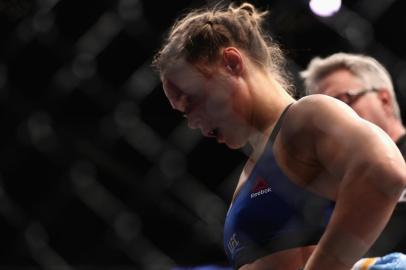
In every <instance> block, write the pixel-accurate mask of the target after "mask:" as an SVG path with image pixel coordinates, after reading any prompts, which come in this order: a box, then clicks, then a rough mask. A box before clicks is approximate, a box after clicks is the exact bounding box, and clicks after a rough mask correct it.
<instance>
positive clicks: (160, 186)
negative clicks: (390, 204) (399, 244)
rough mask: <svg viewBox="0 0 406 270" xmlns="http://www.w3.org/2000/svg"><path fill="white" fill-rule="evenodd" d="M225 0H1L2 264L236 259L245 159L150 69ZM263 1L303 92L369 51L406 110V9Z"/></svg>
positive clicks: (88, 265) (390, 4)
mask: <svg viewBox="0 0 406 270" xmlns="http://www.w3.org/2000/svg"><path fill="white" fill-rule="evenodd" d="M215 2H216V1H207V2H206V1H197V0H192V1H186V0H180V1H146V0H86V1H79V0H37V1H34V0H0V31H1V32H0V33H1V39H0V40H1V41H0V45H1V52H0V53H1V55H0V108H1V122H0V125H1V132H0V138H1V139H0V144H1V151H0V153H1V163H0V166H1V167H0V269H47V270H48V269H117V270H118V269H123V270H124V269H170V268H171V267H174V266H192V265H203V264H217V265H226V258H225V254H224V251H223V245H222V233H223V222H224V218H225V214H226V211H227V208H228V204H229V203H230V200H231V196H232V193H233V189H234V187H235V185H236V182H237V180H238V176H239V173H240V170H241V168H242V166H243V162H244V160H245V158H246V155H245V153H244V151H237V152H235V151H230V150H229V149H227V148H226V147H224V146H221V145H217V144H216V143H215V142H213V141H211V140H210V139H207V138H203V137H202V136H201V135H200V133H199V132H198V131H193V130H188V128H187V125H186V123H185V119H184V118H182V116H181V115H180V114H178V113H176V112H173V111H172V110H171V108H170V106H169V104H168V102H167V101H166V99H165V96H164V94H163V92H162V89H161V88H162V86H161V84H160V81H159V77H158V75H157V74H156V73H155V72H154V71H153V70H152V68H151V66H150V63H151V60H152V57H153V55H154V53H155V52H156V51H157V50H158V48H159V46H160V44H161V42H162V39H163V37H164V35H165V33H166V32H167V31H168V28H169V27H170V25H171V24H172V23H173V22H174V20H175V18H176V17H177V16H179V15H180V14H182V13H183V12H184V11H186V10H190V9H191V8H195V7H200V6H202V5H204V4H213V3H215ZM223 2H225V1H223ZM253 3H255V4H256V5H257V6H259V7H262V8H269V9H270V10H271V16H270V19H269V22H268V28H269V30H270V32H271V33H272V34H273V36H274V38H275V39H276V40H277V41H279V43H280V44H281V45H282V47H283V49H284V50H285V52H286V54H287V57H288V60H289V61H288V68H289V69H290V70H291V73H292V75H293V77H294V78H295V83H296V84H297V85H296V87H297V89H298V92H297V97H300V95H301V94H300V93H301V91H300V90H301V89H302V86H301V82H300V81H299V80H298V76H297V73H298V71H300V70H302V69H303V68H304V67H305V66H306V65H307V63H308V61H309V60H310V59H311V58H312V57H314V56H316V55H322V56H326V55H328V54H330V53H334V52H337V51H347V52H361V53H365V54H369V55H371V56H373V57H376V58H377V59H378V60H379V61H381V62H382V63H383V64H384V65H385V66H386V67H387V68H388V70H389V71H390V72H391V75H392V77H393V80H394V82H395V87H396V91H397V95H398V99H399V102H400V105H401V108H402V112H403V115H405V114H404V113H405V110H404V108H405V105H406V104H405V101H406V93H405V92H404V91H405V89H406V61H405V59H406V51H405V50H404V48H406V41H405V39H403V38H402V37H403V34H405V33H406V17H405V16H404V15H403V11H404V10H406V3H405V2H404V1H401V0H390V1H389V0H388V1H380V0H373V1H371V0H357V1H344V5H343V7H342V9H341V11H340V12H338V13H337V14H336V15H335V16H333V17H329V18H320V17H317V16H315V15H313V14H312V13H311V12H310V10H309V9H308V5H307V2H306V1H300V0H296V1H295V0H289V1H284V0H277V1H254V2H253ZM399 240H401V239H393V241H399ZM403 240H404V241H406V230H405V236H404V237H403Z"/></svg>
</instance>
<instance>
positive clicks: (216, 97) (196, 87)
mask: <svg viewBox="0 0 406 270" xmlns="http://www.w3.org/2000/svg"><path fill="white" fill-rule="evenodd" d="M210 73H211V75H210V76H205V75H204V74H203V73H201V72H200V71H199V70H198V69H197V68H196V67H194V66H193V65H192V64H190V63H187V62H186V61H185V60H179V61H177V62H176V63H174V64H172V65H170V67H169V68H167V69H166V70H165V72H163V74H162V82H163V88H164V91H165V95H166V96H167V98H168V99H169V102H170V103H171V106H172V108H174V109H175V110H178V111H180V112H182V113H184V114H185V116H186V117H187V120H188V125H189V127H190V128H193V129H196V128H199V129H200V130H201V132H202V134H203V135H204V136H206V137H212V138H216V139H217V142H219V143H225V144H226V145H227V146H228V147H230V148H233V149H235V148H240V147H242V146H244V145H245V144H246V143H247V139H248V136H249V134H250V132H251V127H250V125H249V120H250V110H251V108H250V107H251V106H250V104H249V91H248V88H247V87H246V85H245V83H244V80H243V79H242V78H241V77H238V76H235V75H232V74H231V72H227V68H226V67H221V66H220V67H217V69H215V71H212V72H210Z"/></svg>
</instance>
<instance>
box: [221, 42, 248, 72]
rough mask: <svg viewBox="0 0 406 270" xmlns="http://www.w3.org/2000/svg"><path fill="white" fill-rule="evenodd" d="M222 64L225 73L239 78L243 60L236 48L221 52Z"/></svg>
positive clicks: (228, 48)
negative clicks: (225, 70)
mask: <svg viewBox="0 0 406 270" xmlns="http://www.w3.org/2000/svg"><path fill="white" fill-rule="evenodd" d="M223 64H224V66H225V68H226V69H227V71H228V72H229V73H231V74H233V75H236V76H240V75H241V74H242V72H243V67H244V65H243V60H242V56H241V53H240V51H239V50H238V49H237V48H234V47H227V48H225V49H224V50H223Z"/></svg>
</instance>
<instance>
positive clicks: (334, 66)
mask: <svg viewBox="0 0 406 270" xmlns="http://www.w3.org/2000/svg"><path fill="white" fill-rule="evenodd" d="M338 69H346V70H348V71H350V72H351V73H352V74H353V75H354V76H355V77H357V78H358V79H359V80H360V81H361V82H362V83H363V84H364V87H366V88H385V89H387V90H388V91H389V94H390V95H391V99H392V104H393V113H394V115H395V116H396V117H397V118H399V119H401V116H400V109H399V104H398V102H397V100H396V95H395V92H394V90H393V83H392V80H391V77H390V75H389V72H388V71H387V70H386V69H385V67H384V66H383V65H381V64H380V63H379V62H378V61H377V60H375V59H374V58H372V57H369V56H365V55H360V54H350V53H342V52H341V53H335V54H332V55H330V56H328V57H326V58H320V57H316V58H314V59H313V60H312V61H310V63H309V65H308V66H307V69H306V70H304V71H302V72H301V73H300V76H301V77H302V78H303V79H304V84H305V92H306V95H309V94H313V93H315V92H317V91H318V90H317V84H318V82H319V81H320V80H321V79H323V77H325V76H326V75H328V74H329V73H331V72H333V71H335V70H338Z"/></svg>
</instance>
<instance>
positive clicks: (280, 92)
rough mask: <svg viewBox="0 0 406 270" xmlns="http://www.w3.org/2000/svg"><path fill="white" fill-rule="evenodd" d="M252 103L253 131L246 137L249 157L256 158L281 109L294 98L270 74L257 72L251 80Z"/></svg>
mask: <svg viewBox="0 0 406 270" xmlns="http://www.w3.org/2000/svg"><path fill="white" fill-rule="evenodd" d="M251 82H252V83H251V85H252V86H251V87H250V89H251V91H252V93H251V94H252V98H253V104H255V107H254V108H253V110H252V115H251V121H250V122H251V123H252V125H253V131H252V134H251V136H250V138H249V139H248V142H249V144H250V145H251V147H252V149H253V151H252V154H251V157H250V158H251V159H253V160H254V161H256V160H258V158H259V157H260V156H261V154H262V152H263V151H264V148H265V146H266V145H267V143H268V140H269V136H270V135H271V133H272V131H273V129H274V127H275V125H276V122H277V121H278V119H279V117H280V116H281V114H282V112H283V110H284V109H285V108H286V106H288V105H289V104H290V103H292V102H294V99H293V98H292V97H291V96H290V95H289V94H288V93H287V92H286V90H285V89H284V88H283V87H282V86H281V85H280V84H279V83H278V82H277V81H276V80H275V79H274V78H273V77H272V76H271V75H268V76H266V75H264V74H258V75H257V76H253V78H252V80H251Z"/></svg>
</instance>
